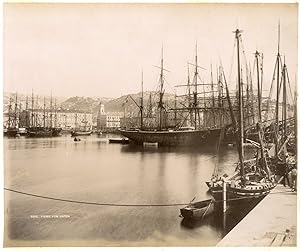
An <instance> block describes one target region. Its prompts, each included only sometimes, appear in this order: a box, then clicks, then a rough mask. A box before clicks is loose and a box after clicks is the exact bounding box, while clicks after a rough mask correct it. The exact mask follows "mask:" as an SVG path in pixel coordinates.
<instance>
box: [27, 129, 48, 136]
mask: <svg viewBox="0 0 300 251" xmlns="http://www.w3.org/2000/svg"><path fill="white" fill-rule="evenodd" d="M27 136H28V137H31V138H47V137H52V130H28V131H27Z"/></svg>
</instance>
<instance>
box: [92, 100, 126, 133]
mask: <svg viewBox="0 0 300 251" xmlns="http://www.w3.org/2000/svg"><path fill="white" fill-rule="evenodd" d="M122 116H123V113H122V112H105V110H104V104H101V103H100V108H99V111H98V115H97V129H98V130H101V131H102V130H115V129H118V128H120V119H121V117H122Z"/></svg>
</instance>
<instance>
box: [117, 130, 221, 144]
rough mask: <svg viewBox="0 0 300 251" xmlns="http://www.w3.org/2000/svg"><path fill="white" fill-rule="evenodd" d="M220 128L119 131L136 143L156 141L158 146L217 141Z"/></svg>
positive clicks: (212, 142)
mask: <svg viewBox="0 0 300 251" xmlns="http://www.w3.org/2000/svg"><path fill="white" fill-rule="evenodd" d="M220 132H221V129H210V130H187V131H141V130H139V131H134V130H120V133H121V134H122V135H123V136H125V137H127V138H128V139H129V140H130V141H132V142H134V143H136V144H143V143H158V145H160V146H207V145H211V144H214V143H216V142H217V141H218V139H219V136H220Z"/></svg>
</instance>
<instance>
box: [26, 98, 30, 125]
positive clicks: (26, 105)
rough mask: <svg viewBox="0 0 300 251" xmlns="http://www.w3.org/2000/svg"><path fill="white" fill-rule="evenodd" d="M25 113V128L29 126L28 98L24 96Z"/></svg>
mask: <svg viewBox="0 0 300 251" xmlns="http://www.w3.org/2000/svg"><path fill="white" fill-rule="evenodd" d="M25 111H26V113H25V120H26V122H25V126H26V127H28V126H29V125H28V124H29V123H28V96H26V106H25Z"/></svg>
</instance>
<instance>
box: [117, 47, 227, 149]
mask: <svg viewBox="0 0 300 251" xmlns="http://www.w3.org/2000/svg"><path fill="white" fill-rule="evenodd" d="M192 65H193V66H194V67H195V72H194V78H193V83H192V84H190V82H189V77H188V83H187V84H186V85H180V86H181V87H182V86H185V87H187V89H188V93H187V94H185V95H181V96H180V98H181V99H183V100H184V101H185V102H181V104H182V107H175V108H171V109H169V111H173V112H175V115H174V116H175V118H176V116H177V115H178V113H181V117H182V118H183V119H181V120H180V121H179V123H176V124H175V126H173V127H168V125H167V122H166V121H167V119H166V118H165V116H164V115H165V114H167V112H169V111H167V108H166V105H165V103H164V93H165V87H164V82H165V78H164V71H167V70H166V69H165V68H164V60H163V53H162V58H161V65H160V67H159V68H160V76H159V93H158V96H159V99H158V106H157V113H156V114H157V118H158V119H157V121H158V126H157V127H156V128H155V129H153V128H151V129H150V128H146V127H145V126H144V125H143V109H144V107H143V90H142V98H141V105H139V110H140V128H138V129H136V128H135V129H120V133H121V134H122V135H123V136H125V137H127V138H129V139H130V140H131V141H133V142H134V143H136V144H143V143H157V144H158V145H161V146H198V147H207V146H212V145H214V144H215V143H216V142H217V141H218V138H219V135H220V132H221V128H222V126H223V123H224V121H223V120H224V119H223V117H222V116H223V112H224V104H223V102H222V99H223V97H222V96H220V95H221V92H220V89H221V88H219V97H216V98H215V97H214V92H216V91H215V90H214V89H213V85H211V84H204V83H199V79H200V77H199V72H198V70H199V68H201V67H200V66H199V65H198V60H197V45H196V56H195V64H192ZM206 85H208V86H212V91H210V92H209V91H204V92H199V91H198V88H199V86H202V87H203V86H206ZM142 86H143V81H142ZM177 87H179V86H177ZM192 87H193V88H194V90H193V91H192V92H191V88H192ZM219 87H220V86H219ZM207 93H210V96H209V97H208V96H205V95H207ZM183 96H184V97H185V99H184V98H183ZM178 97H179V96H178ZM218 98H219V105H217V104H215V103H216V102H215V99H218ZM135 103H136V102H135ZM175 104H176V102H175ZM209 104H210V105H209ZM209 115H211V116H209ZM209 117H212V118H213V119H214V122H212V123H211V124H209V123H208V120H209ZM218 117H219V119H218V121H220V123H219V124H218V126H216V124H217V123H216V119H217V118H218ZM176 120H177V119H175V121H176ZM187 121H188V123H187Z"/></svg>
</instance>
